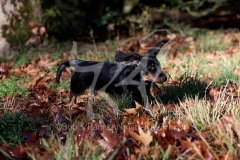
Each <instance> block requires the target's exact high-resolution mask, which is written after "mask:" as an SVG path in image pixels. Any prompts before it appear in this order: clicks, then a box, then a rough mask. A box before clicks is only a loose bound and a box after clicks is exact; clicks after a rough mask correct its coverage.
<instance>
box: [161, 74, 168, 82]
mask: <svg viewBox="0 0 240 160" xmlns="http://www.w3.org/2000/svg"><path fill="white" fill-rule="evenodd" d="M160 77H161V80H162V82H166V81H167V76H166V74H165V73H163V72H161V73H160Z"/></svg>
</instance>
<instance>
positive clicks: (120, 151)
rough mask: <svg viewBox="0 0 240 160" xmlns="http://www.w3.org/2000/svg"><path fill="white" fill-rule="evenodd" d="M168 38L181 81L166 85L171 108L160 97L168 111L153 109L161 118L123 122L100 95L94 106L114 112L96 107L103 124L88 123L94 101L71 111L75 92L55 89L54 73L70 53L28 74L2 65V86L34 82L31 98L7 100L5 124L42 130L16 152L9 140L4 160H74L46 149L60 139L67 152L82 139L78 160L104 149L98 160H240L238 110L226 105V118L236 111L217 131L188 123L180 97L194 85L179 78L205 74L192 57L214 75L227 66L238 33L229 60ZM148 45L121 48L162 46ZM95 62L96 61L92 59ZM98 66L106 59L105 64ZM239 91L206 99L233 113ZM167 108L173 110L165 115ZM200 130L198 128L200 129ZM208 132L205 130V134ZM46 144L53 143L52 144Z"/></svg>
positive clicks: (228, 50)
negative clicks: (21, 117)
mask: <svg viewBox="0 0 240 160" xmlns="http://www.w3.org/2000/svg"><path fill="white" fill-rule="evenodd" d="M216 34H221V33H219V32H218V33H216ZM232 35H234V36H232ZM166 37H167V38H168V39H170V40H171V41H170V42H169V45H171V48H170V50H169V52H168V55H167V57H166V62H165V63H166V65H165V66H164V67H163V70H164V71H165V72H167V73H168V74H169V75H171V77H173V78H172V79H171V80H169V81H168V83H167V84H164V85H163V90H164V87H165V90H164V91H165V92H166V91H167V92H166V93H165V94H166V95H167V96H166V95H163V96H162V97H163V98H169V100H167V101H166V100H164V99H161V97H160V98H159V99H160V100H161V101H162V102H164V103H161V104H160V107H159V105H153V108H154V112H153V113H154V116H155V117H151V116H149V115H148V114H147V113H146V112H144V110H143V109H142V106H141V105H139V104H136V107H135V108H123V110H122V111H121V113H120V114H116V113H115V111H114V109H113V107H112V106H111V104H106V103H103V102H102V101H101V98H100V97H98V96H97V95H96V97H95V101H94V102H95V103H99V104H94V105H95V106H97V107H106V108H107V109H106V111H105V112H97V111H96V107H95V108H94V106H93V109H94V111H96V113H95V117H96V119H88V117H87V111H86V107H87V106H88V105H89V103H88V98H89V97H88V96H87V95H86V97H85V98H81V99H80V100H78V103H77V106H76V107H75V108H72V109H73V110H71V107H69V105H68V98H69V90H68V89H65V88H63V87H62V86H60V87H59V88H58V89H56V90H54V89H52V86H53V84H54V83H55V73H54V72H52V69H53V70H54V69H56V68H57V64H59V63H61V62H62V61H64V60H67V59H68V58H67V56H66V53H63V55H62V56H61V58H59V59H57V60H56V59H55V60H53V59H52V58H51V55H49V54H45V55H41V56H39V57H35V58H33V59H32V61H31V62H28V63H25V64H23V65H21V66H15V65H14V63H13V62H11V60H10V61H9V62H7V63H6V62H2V63H1V64H0V78H1V81H3V82H5V81H8V80H9V79H11V78H12V76H13V75H14V76H18V77H19V78H25V77H26V76H27V77H30V79H31V80H30V81H28V82H26V83H25V84H23V85H26V86H29V87H28V89H27V93H26V95H24V96H23V95H21V94H18V93H16V94H14V95H7V96H3V97H1V99H2V100H1V103H2V104H3V105H2V106H1V108H0V110H1V112H0V113H1V115H0V118H2V116H3V115H4V114H6V113H15V112H18V111H22V112H23V113H25V114H27V115H29V116H30V117H33V118H34V119H36V120H37V121H39V122H41V123H40V126H39V127H38V128H37V130H35V131H30V130H28V129H23V130H22V136H24V139H23V141H22V142H21V143H20V144H9V143H8V142H7V141H6V140H5V139H4V138H5V137H1V139H2V138H3V143H2V144H1V145H0V149H1V154H0V157H1V158H5V157H8V158H9V159H11V158H13V159H14V158H19V159H24V158H27V159H31V157H34V158H36V159H43V158H47V159H50V158H55V157H56V156H57V154H60V152H67V150H65V151H63V150H61V149H63V148H64V147H63V148H61V149H60V148H58V147H57V146H55V147H52V146H49V145H43V144H47V143H49V144H50V143H53V141H54V140H53V139H55V141H58V139H60V141H61V144H59V145H63V146H64V145H67V144H66V143H67V142H66V141H67V139H68V138H76V141H71V144H72V146H73V147H75V151H73V152H72V154H73V157H74V158H78V157H80V155H84V154H86V152H88V154H89V153H90V154H95V152H96V151H97V148H96V146H99V147H101V149H100V152H98V153H97V152H96V154H97V156H99V157H102V158H103V159H107V158H110V157H113V158H114V159H130V158H133V159H137V158H138V157H144V158H146V159H148V158H150V157H151V158H153V157H158V158H162V157H163V156H164V155H165V156H167V157H168V158H170V157H171V158H172V159H181V158H185V159H188V158H195V159H231V158H232V159H239V157H240V156H239V155H240V149H239V148H240V147H239V146H238V143H237V141H238V140H239V136H240V135H239V133H238V130H239V128H238V127H239V126H238V124H240V123H239V122H240V120H239V116H237V115H236V114H235V113H234V111H238V109H237V108H234V109H232V110H231V109H230V108H227V105H226V104H225V106H224V105H222V106H221V107H226V110H229V111H228V112H227V114H224V113H223V114H222V115H221V116H219V118H218V120H217V121H215V122H214V123H210V124H209V125H206V124H197V125H196V124H193V122H191V121H187V120H186V119H184V116H185V115H186V113H185V110H184V109H182V108H181V105H179V102H178V101H179V100H180V101H181V103H184V101H185V99H184V98H187V97H186V96H185V95H179V94H176V93H174V91H175V92H176V91H177V92H181V91H182V90H179V86H184V85H189V84H190V83H189V79H185V81H182V79H181V78H179V77H178V76H177V74H178V73H182V75H184V72H185V71H186V70H187V69H189V68H191V69H193V71H194V70H199V69H200V68H201V67H203V66H199V65H198V64H197V63H198V62H197V60H196V59H194V58H192V57H191V56H192V55H193V54H195V53H196V52H199V53H201V54H203V55H204V56H205V58H206V61H208V63H206V64H207V65H206V66H207V67H210V68H211V67H214V65H215V64H216V63H215V60H217V61H227V59H229V58H231V57H233V56H234V55H238V54H239V46H238V43H239V35H238V34H233V33H231V32H230V33H226V34H225V36H224V39H223V41H224V42H223V43H224V44H222V45H224V47H223V48H224V51H223V52H225V53H222V51H212V50H211V51H204V49H201V48H198V47H199V46H198V43H200V42H202V43H204V42H203V41H202V40H201V39H197V38H193V37H191V36H190V37H187V36H185V37H184V36H182V35H180V34H172V35H167V36H166ZM141 38H142V37H141V36H137V37H134V38H132V39H129V40H128V41H127V42H125V44H123V43H120V42H119V46H122V47H121V48H120V49H122V50H123V51H126V52H138V53H140V54H141V55H144V54H145V53H146V52H147V49H146V48H147V47H151V46H154V44H155V43H157V41H158V39H159V37H153V38H149V39H147V40H146V41H144V42H143V43H142V44H141V45H138V41H139V39H141ZM228 41H229V42H231V43H232V45H231V46H230V45H225V44H228ZM211 43H214V42H211ZM183 45H184V46H185V47H186V48H185V50H183V49H182V48H181V47H182V46H183ZM107 47H108V46H105V45H104V44H99V46H98V48H102V49H103V50H106V48H107ZM88 48H89V45H88ZM114 49H115V48H113V47H111V48H107V50H108V51H109V52H111V51H114ZM89 50H91V49H89ZM184 57H188V58H191V59H192V60H193V61H192V62H191V63H189V64H186V60H185V59H184ZM90 58H92V57H91V56H90ZM113 58H114V57H112V59H113ZM98 59H100V58H99V57H98ZM89 60H90V59H89ZM186 65H188V66H186ZM206 66H204V67H206ZM71 72H72V70H71V69H67V70H66V71H64V72H63V74H62V77H61V79H62V80H63V81H65V80H67V79H69V78H70V76H71ZM233 74H234V75H235V76H239V66H237V65H236V66H235V68H234V70H233ZM173 75H175V76H173ZM185 76H186V75H185ZM215 76H219V73H218V71H214V70H212V71H211V72H210V73H209V75H205V77H203V76H202V77H199V78H197V80H201V79H202V81H204V82H206V84H211V81H212V80H214V78H215ZM186 78H190V76H189V77H188V76H186ZM191 80H194V79H191V78H190V82H193V83H191V84H192V86H191V87H199V85H201V84H202V83H200V82H197V83H198V84H199V85H198V86H196V84H197V83H195V82H196V81H191ZM175 84H178V85H175ZM194 85H195V86H194ZM189 86H190V85H189ZM167 87H168V88H167ZM174 87H175V88H174ZM200 87H201V86H200ZM205 87H207V86H205ZM203 88H204V87H203ZM239 88H240V86H239V84H237V83H234V82H229V83H228V85H225V84H224V85H218V86H212V85H210V86H209V90H205V93H204V94H203V96H202V97H201V98H200V99H202V100H203V101H207V102H210V104H211V105H210V107H213V106H214V104H216V103H219V102H218V101H219V97H220V98H221V100H222V101H224V100H225V101H226V102H229V103H230V102H232V103H234V104H233V105H235V106H239V104H240V103H239V102H238V101H237V99H238V98H239ZM170 89H178V90H172V91H173V92H172V96H173V97H174V96H175V98H177V101H174V103H173V101H171V100H172V99H171V97H170V96H169V91H171V90H170ZM200 89H201V88H200ZM223 90H224V92H223ZM186 91H188V90H186ZM186 91H185V92H186ZM199 92H200V91H199ZM192 96H197V93H196V94H192ZM190 98H195V97H190ZM104 105H105V106H104ZM192 105H193V106H187V107H189V108H190V107H194V105H197V104H192ZM163 107H165V108H166V109H167V110H163ZM205 107H207V106H205ZM103 109H104V108H103ZM210 110H211V108H210ZM180 111H181V112H180ZM103 113H105V114H103ZM106 113H107V114H106ZM198 114H201V113H198ZM234 114H235V115H234ZM210 116H214V115H210ZM200 118H201V117H200ZM206 118H211V117H206ZM1 120H2V119H1ZM195 122H197V121H195ZM195 125H196V127H198V128H194V126H195ZM201 125H203V126H202V127H200V126H201ZM202 128H204V130H201V129H202ZM228 134H229V135H228ZM226 135H228V136H230V138H231V142H226V141H225V139H224V136H226ZM0 136H1V134H0ZM13 138H14V137H13ZM15 138H16V137H15ZM43 141H46V143H45V142H43ZM235 141H236V142H235ZM83 142H84V143H83ZM56 144H58V143H56ZM53 145H54V144H53ZM85 145H88V147H89V150H87V151H86V150H84V147H85ZM156 150H157V151H158V152H157V153H156ZM160 151H161V152H160ZM91 152H92V153H91ZM62 154H63V153H62ZM58 156H59V155H58ZM60 156H62V157H63V155H61V154H60Z"/></svg>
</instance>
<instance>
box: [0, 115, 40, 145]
mask: <svg viewBox="0 0 240 160" xmlns="http://www.w3.org/2000/svg"><path fill="white" fill-rule="evenodd" d="M37 125H38V124H37V122H36V120H34V119H33V118H31V117H29V115H27V114H25V113H23V112H14V113H4V114H3V115H1V116H0V133H1V134H0V144H2V143H3V142H7V143H8V144H16V143H21V142H23V140H24V136H23V135H22V131H23V130H30V131H36V129H37Z"/></svg>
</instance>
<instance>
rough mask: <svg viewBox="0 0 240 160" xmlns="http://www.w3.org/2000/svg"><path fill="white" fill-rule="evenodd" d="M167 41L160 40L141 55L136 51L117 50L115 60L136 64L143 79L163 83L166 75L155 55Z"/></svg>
mask: <svg viewBox="0 0 240 160" xmlns="http://www.w3.org/2000/svg"><path fill="white" fill-rule="evenodd" d="M167 42H168V41H167V40H162V41H160V42H159V43H158V44H157V45H156V46H155V47H153V48H152V49H149V51H148V53H147V54H146V55H145V56H143V57H142V56H140V55H139V54H137V53H125V52H123V51H117V53H116V56H115V60H116V61H117V62H125V63H126V64H138V67H139V69H140V71H141V75H142V77H143V80H144V81H152V82H155V83H164V82H166V81H167V76H166V74H165V73H164V72H163V71H162V69H161V65H160V63H159V61H158V60H157V57H156V56H157V54H158V52H159V51H160V49H161V47H162V46H163V45H164V44H165V43H167Z"/></svg>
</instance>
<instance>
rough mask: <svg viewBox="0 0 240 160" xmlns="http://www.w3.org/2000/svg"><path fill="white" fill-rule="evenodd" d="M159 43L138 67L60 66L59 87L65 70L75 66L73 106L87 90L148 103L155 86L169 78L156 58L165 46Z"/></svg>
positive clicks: (81, 63) (77, 62)
mask: <svg viewBox="0 0 240 160" xmlns="http://www.w3.org/2000/svg"><path fill="white" fill-rule="evenodd" d="M166 42H167V41H166V40H162V41H160V42H159V43H158V44H157V45H156V46H155V47H154V48H153V49H150V50H149V51H148V54H146V55H145V56H143V57H141V60H140V61H139V62H138V63H137V64H129V65H126V64H120V63H110V62H94V61H82V60H69V61H66V62H64V63H62V64H61V66H60V67H59V68H58V71H57V75H56V82H57V83H59V81H60V76H61V73H62V71H63V70H64V69H65V67H69V66H74V67H75V70H74V72H73V73H72V77H71V86H70V102H72V98H73V97H74V103H75V99H76V96H78V95H79V94H82V93H83V92H84V91H85V90H86V89H91V90H93V91H104V92H106V93H109V94H112V95H116V94H117V95H129V96H131V97H132V98H133V99H134V100H135V101H137V102H138V103H140V104H144V105H146V103H148V97H147V96H148V95H149V93H150V88H151V84H152V82H154V83H163V82H165V81H166V80H167V76H166V75H165V73H164V72H162V70H161V66H160V63H159V61H158V60H157V58H156V55H157V54H158V52H159V50H160V48H161V47H162V46H163V45H164V44H165V43H166Z"/></svg>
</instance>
